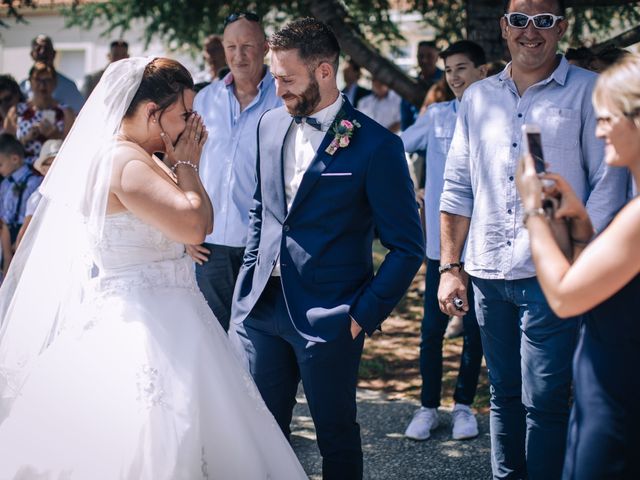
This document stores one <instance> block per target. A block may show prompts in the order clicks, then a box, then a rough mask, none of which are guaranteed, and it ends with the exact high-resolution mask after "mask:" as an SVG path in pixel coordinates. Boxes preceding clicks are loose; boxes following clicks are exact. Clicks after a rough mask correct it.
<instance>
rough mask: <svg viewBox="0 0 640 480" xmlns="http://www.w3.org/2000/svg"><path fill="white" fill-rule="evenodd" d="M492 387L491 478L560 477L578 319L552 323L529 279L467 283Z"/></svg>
mask: <svg viewBox="0 0 640 480" xmlns="http://www.w3.org/2000/svg"><path fill="white" fill-rule="evenodd" d="M471 282H472V283H473V288H474V294H475V300H476V315H477V317H478V324H479V325H480V335H481V338H482V346H483V348H484V355H485V358H486V360H487V367H488V370H489V381H490V382H491V413H490V428H491V468H492V470H493V478H495V479H498V478H505V479H521V478H528V479H529V480H538V479H540V480H547V479H559V478H560V477H561V474H562V464H563V461H564V453H565V442H566V438H567V425H568V421H569V394H570V391H571V378H572V377H571V360H572V357H573V351H574V348H575V345H576V340H577V333H578V320H577V318H572V319H562V318H558V317H557V316H556V315H555V314H554V313H553V311H551V308H550V307H549V304H548V303H547V301H546V299H545V297H544V294H543V293H542V289H541V288H540V284H539V283H538V280H537V279H536V278H535V277H532V278H524V279H520V280H485V279H480V278H476V277H472V278H471Z"/></svg>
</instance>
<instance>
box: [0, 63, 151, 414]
mask: <svg viewBox="0 0 640 480" xmlns="http://www.w3.org/2000/svg"><path fill="white" fill-rule="evenodd" d="M150 61H151V59H150V58H140V57H138V58H129V59H125V60H120V61H118V62H115V63H112V64H111V65H109V67H108V68H107V69H106V71H105V72H104V74H103V75H102V78H101V80H100V82H99V83H98V85H97V87H96V88H95V90H94V91H93V93H92V94H91V96H90V97H89V99H88V100H87V102H86V104H85V106H84V107H83V108H82V110H81V111H80V114H79V115H78V118H77V119H76V121H75V123H74V126H73V128H72V129H71V131H70V132H69V134H68V136H67V138H66V140H65V141H64V143H63V145H62V148H61V149H60V152H59V153H58V155H57V157H56V160H55V162H54V163H53V165H52V167H51V169H50V171H49V173H48V175H47V177H46V179H45V181H44V182H43V184H42V187H41V191H42V194H43V198H42V201H41V202H40V204H39V206H38V208H37V210H36V212H35V214H34V216H33V219H32V221H31V224H30V225H29V228H28V229H27V232H26V235H25V236H24V239H23V241H22V243H21V244H20V247H19V248H18V250H17V252H16V254H15V256H14V258H13V261H12V263H11V267H10V269H9V272H8V274H7V277H6V278H5V280H4V282H3V284H2V287H1V288H0V422H2V420H3V419H4V418H5V417H6V415H8V412H9V410H10V408H11V404H12V400H13V399H14V398H15V397H16V396H17V395H19V393H20V389H21V388H22V385H23V383H24V380H25V379H26V378H27V376H28V375H29V372H30V368H31V366H32V364H33V362H34V360H35V359H36V358H37V357H38V356H39V355H40V354H41V353H42V352H43V351H45V350H46V348H47V347H48V346H49V345H50V344H51V342H53V341H54V339H55V337H56V335H57V333H58V332H59V331H60V330H61V329H62V328H64V325H65V321H66V320H67V319H68V318H70V317H71V315H72V312H73V311H74V310H75V309H77V308H78V307H79V305H80V303H81V302H82V299H83V296H84V295H85V293H86V290H87V288H88V286H89V285H88V284H89V280H90V279H91V277H92V272H93V269H94V268H95V267H94V266H93V262H92V257H91V246H92V242H96V241H97V240H98V239H100V237H101V233H102V228H103V226H104V218H105V214H106V207H107V200H108V193H109V184H110V179H111V169H112V155H111V153H110V151H111V150H112V148H111V147H112V145H113V141H114V140H113V139H114V135H115V134H116V133H117V131H118V129H119V127H120V122H121V121H122V117H123V116H124V114H125V112H126V110H127V108H128V106H129V104H130V103H131V100H132V99H133V96H134V94H135V93H136V91H137V90H138V87H139V86H140V82H141V80H142V76H143V73H144V70H145V67H146V65H147V64H148V63H149V62H150Z"/></svg>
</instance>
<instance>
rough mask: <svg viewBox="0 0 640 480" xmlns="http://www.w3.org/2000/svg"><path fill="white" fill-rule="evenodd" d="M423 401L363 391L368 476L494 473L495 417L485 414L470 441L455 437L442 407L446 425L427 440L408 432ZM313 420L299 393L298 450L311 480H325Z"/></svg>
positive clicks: (404, 479)
mask: <svg viewBox="0 0 640 480" xmlns="http://www.w3.org/2000/svg"><path fill="white" fill-rule="evenodd" d="M417 406H418V404H417V403H416V402H414V401H410V400H393V401H390V400H387V398H386V396H385V395H384V394H383V393H379V392H377V391H371V390H359V391H358V422H359V423H360V428H361V431H362V446H363V451H364V478H365V479H366V480H396V479H398V480H400V479H401V480H417V479H420V480H430V479H434V480H440V479H442V480H449V479H451V480H454V479H455V480H461V479H462V480H475V479H482V480H484V479H489V478H490V477H491V465H490V457H489V454H490V441H489V418H488V416H487V415H479V416H478V423H479V426H480V435H479V436H478V437H477V438H475V439H473V440H467V441H454V440H452V439H451V426H450V425H451V424H450V415H449V412H448V411H446V410H445V411H441V415H440V419H441V423H440V427H439V428H438V429H436V430H435V431H434V432H433V433H432V437H431V438H430V439H429V440H427V441H425V442H414V441H411V440H407V439H406V438H404V436H403V432H404V429H405V427H406V426H407V422H408V421H409V420H410V419H411V415H412V414H413V411H414V410H415V409H416V408H417ZM315 439H316V437H315V431H314V428H313V422H312V421H311V417H310V416H309V410H308V408H307V404H306V401H305V399H304V395H303V394H302V393H300V394H299V395H298V405H297V406H296V409H295V411H294V420H293V426H292V438H291V442H292V444H293V449H294V450H295V451H296V454H297V455H298V457H299V458H300V461H301V462H302V465H303V466H304V468H305V470H306V472H307V473H308V474H309V478H311V479H312V480H320V479H321V478H322V477H321V460H320V453H319V452H318V449H317V446H316V441H315Z"/></svg>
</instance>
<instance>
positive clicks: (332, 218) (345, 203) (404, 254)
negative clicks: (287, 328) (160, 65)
mask: <svg viewBox="0 0 640 480" xmlns="http://www.w3.org/2000/svg"><path fill="white" fill-rule="evenodd" d="M336 119H337V120H340V119H346V120H350V121H352V120H356V121H357V122H358V123H360V125H361V127H360V128H356V129H355V131H354V133H353V137H352V138H351V142H350V144H349V145H348V146H347V147H345V148H340V149H338V150H337V151H336V152H335V153H334V155H329V154H328V153H326V152H325V149H326V148H327V146H328V145H329V143H330V142H331V140H332V139H333V137H334V132H333V129H329V131H328V132H327V134H326V135H325V137H324V139H323V141H322V144H321V145H320V148H319V149H318V151H317V152H316V156H315V158H314V159H313V161H312V162H311V164H310V165H309V168H308V170H307V171H306V173H305V174H304V176H303V179H302V182H301V184H300V187H299V189H298V192H297V194H296V196H295V197H294V200H293V203H292V205H291V208H290V209H289V210H288V211H287V203H286V196H285V188H284V169H283V159H284V152H285V148H284V146H285V138H286V135H287V131H288V130H289V128H290V126H291V122H292V118H291V116H290V115H289V113H288V112H287V111H286V110H285V108H284V107H281V108H277V109H274V110H270V111H268V112H266V113H265V114H264V115H263V117H262V119H261V121H260V123H259V126H258V164H257V180H258V183H257V188H256V192H255V196H254V206H253V208H252V210H251V212H250V216H249V235H248V240H247V246H246V251H245V256H244V263H243V265H242V268H241V270H240V274H239V276H238V281H237V283H236V288H235V292H234V303H233V312H232V321H234V322H236V323H239V322H242V321H243V320H244V319H245V318H246V317H247V315H249V314H250V313H251V310H252V309H253V308H254V306H255V305H256V302H257V301H258V299H259V298H260V295H261V293H262V291H263V290H264V287H265V285H266V283H267V281H268V280H269V277H270V276H271V273H272V271H273V267H274V265H275V264H276V262H278V261H279V262H280V270H281V282H282V289H283V292H284V296H285V300H286V305H287V309H288V311H289V315H290V317H291V319H292V320H293V323H294V325H295V327H296V329H297V330H298V331H299V332H300V334H301V335H302V336H303V337H305V338H306V339H308V340H312V341H329V340H332V339H334V338H336V337H338V336H339V335H340V334H344V332H345V331H348V329H349V326H350V318H349V314H350V315H351V316H352V317H353V318H354V319H355V320H356V322H358V324H360V326H361V327H362V328H363V329H364V330H365V331H366V332H367V333H368V334H370V335H371V334H372V333H373V332H374V331H375V329H376V328H377V327H378V326H379V325H380V324H381V323H382V321H383V320H384V319H385V318H386V317H387V316H388V315H389V313H390V312H391V310H392V309H393V307H394V306H395V305H396V303H397V302H398V301H399V300H400V298H401V297H402V295H403V294H404V292H405V291H406V289H407V288H408V286H409V285H410V283H411V280H412V279H413V277H414V275H415V273H416V271H417V270H418V268H419V267H420V264H421V262H422V259H423V256H424V239H423V233H422V227H421V225H420V218H419V215H418V210H417V205H416V201H415V196H414V193H413V184H412V182H411V179H410V177H409V171H408V167H407V163H406V161H405V157H404V147H403V144H402V141H401V140H400V138H399V137H398V136H396V135H394V134H392V133H390V132H389V131H388V130H387V129H385V128H384V127H382V126H380V125H379V124H377V123H376V122H374V121H373V120H371V119H370V118H369V117H367V116H365V115H363V114H362V113H360V112H358V111H357V110H355V109H354V108H353V107H352V106H351V104H350V103H349V101H348V100H347V99H346V98H345V99H344V104H343V106H342V109H341V110H340V112H339V113H338V116H337V117H336ZM374 227H375V229H376V230H377V232H378V235H379V237H380V241H381V242H382V244H383V245H384V246H385V247H386V248H388V249H389V253H388V254H387V256H386V257H385V259H384V261H383V263H382V265H381V266H380V268H379V269H378V272H377V273H376V274H375V275H374V270H373V263H372V241H373V232H374Z"/></svg>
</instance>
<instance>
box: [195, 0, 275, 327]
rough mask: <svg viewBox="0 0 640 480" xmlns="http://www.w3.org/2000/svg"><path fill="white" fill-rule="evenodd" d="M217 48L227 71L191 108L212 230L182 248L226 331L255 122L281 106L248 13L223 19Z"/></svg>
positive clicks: (243, 237)
mask: <svg viewBox="0 0 640 480" xmlns="http://www.w3.org/2000/svg"><path fill="white" fill-rule="evenodd" d="M222 44H223V47H224V54H225V59H226V62H227V65H228V67H229V69H230V73H228V74H227V75H226V76H225V77H224V78H223V79H222V81H220V82H214V83H211V84H210V85H208V86H207V87H205V88H203V89H202V90H201V91H200V92H198V94H197V95H196V98H195V100H194V102H193V108H194V110H196V111H197V112H198V113H199V114H200V115H201V116H202V118H203V120H204V123H205V125H206V127H207V130H208V132H209V138H208V140H207V143H206V145H205V147H204V149H203V152H202V159H201V162H200V176H201V178H202V183H203V185H204V186H205V188H206V189H207V193H208V194H209V197H210V198H211V204H212V205H213V210H214V212H215V216H216V218H215V223H216V228H214V229H213V233H211V234H210V235H208V236H207V238H206V239H205V243H203V244H202V245H188V246H187V252H188V253H189V255H191V257H192V258H193V259H194V261H195V262H196V279H197V281H198V286H199V287H200V290H202V293H203V294H204V296H205V298H206V299H207V302H208V304H209V307H211V310H212V311H213V313H214V314H215V316H216V318H217V319H218V321H219V322H220V324H221V325H222V327H223V328H224V329H225V330H228V329H229V316H230V313H231V296H232V294H233V287H234V285H235V282H236V278H237V276H238V271H239V270H240V265H242V257H243V255H244V246H245V243H246V241H247V229H248V226H249V209H250V208H251V204H252V199H253V192H254V190H255V186H256V180H255V178H256V152H257V144H256V129H257V126H258V120H259V119H260V117H261V116H262V114H263V113H264V112H266V111H267V110H269V109H271V108H275V107H278V106H280V105H281V104H282V102H281V100H280V99H279V98H278V97H277V96H276V89H275V86H274V81H273V77H272V76H271V75H270V74H269V71H268V69H267V67H266V66H265V65H264V57H265V55H266V54H267V52H268V50H269V47H268V45H267V40H266V38H265V35H264V31H263V30H262V26H261V25H260V19H259V18H258V16H257V15H256V14H255V13H252V12H236V13H232V14H231V15H229V16H228V17H227V18H226V20H225V22H224V32H223V37H222Z"/></svg>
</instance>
